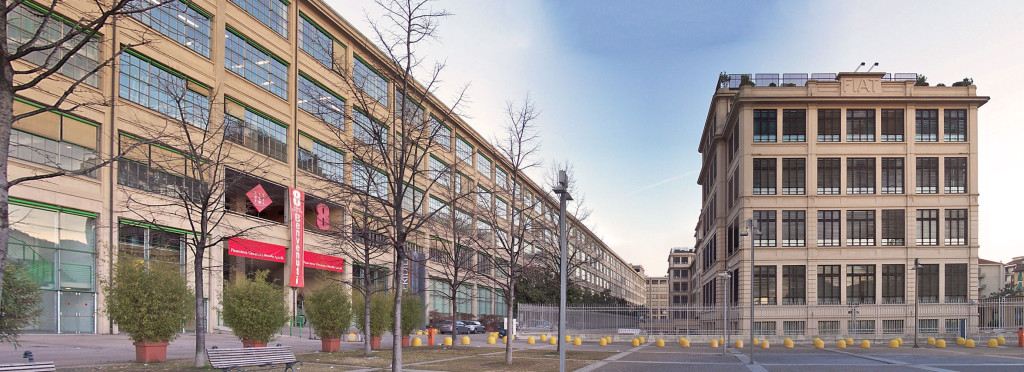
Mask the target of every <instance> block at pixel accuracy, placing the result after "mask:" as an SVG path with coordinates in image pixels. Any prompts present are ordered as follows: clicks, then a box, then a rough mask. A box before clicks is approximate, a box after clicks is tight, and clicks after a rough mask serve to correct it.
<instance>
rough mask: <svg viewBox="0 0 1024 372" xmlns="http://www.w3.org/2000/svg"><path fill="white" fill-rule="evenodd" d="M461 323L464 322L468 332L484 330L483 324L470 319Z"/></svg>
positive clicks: (481, 331) (482, 331)
mask: <svg viewBox="0 0 1024 372" xmlns="http://www.w3.org/2000/svg"><path fill="white" fill-rule="evenodd" d="M463 323H466V327H469V333H484V331H485V329H484V325H483V324H480V322H478V321H475V320H470V321H467V322H463Z"/></svg>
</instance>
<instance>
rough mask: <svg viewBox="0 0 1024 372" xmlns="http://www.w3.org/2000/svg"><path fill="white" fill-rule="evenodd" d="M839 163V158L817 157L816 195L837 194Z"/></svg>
mask: <svg viewBox="0 0 1024 372" xmlns="http://www.w3.org/2000/svg"><path fill="white" fill-rule="evenodd" d="M841 164H842V163H841V162H840V159H839V158H819V159H818V195H839V189H840V180H841V178H842V171H843V170H842V168H841V167H842V165H841Z"/></svg>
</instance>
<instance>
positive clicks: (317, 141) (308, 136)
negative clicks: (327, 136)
mask: <svg viewBox="0 0 1024 372" xmlns="http://www.w3.org/2000/svg"><path fill="white" fill-rule="evenodd" d="M299 135H300V136H303V137H306V138H309V139H311V140H313V142H316V143H318V144H320V146H323V147H326V148H329V149H331V151H334V152H336V153H339V154H341V156H345V152H344V151H341V150H338V148H336V147H334V146H331V145H328V144H327V143H326V142H324V141H321V140H319V139H317V138H316V137H313V136H311V135H309V133H306V132H303V131H301V130H300V131H299Z"/></svg>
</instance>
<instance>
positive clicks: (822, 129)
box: [818, 109, 842, 142]
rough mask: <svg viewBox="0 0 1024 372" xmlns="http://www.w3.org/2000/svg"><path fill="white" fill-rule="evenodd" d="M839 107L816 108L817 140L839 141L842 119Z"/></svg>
mask: <svg viewBox="0 0 1024 372" xmlns="http://www.w3.org/2000/svg"><path fill="white" fill-rule="evenodd" d="M840 115H841V114H840V111H839V109H819V110H818V142H839V141H840V138H841V137H840V135H841V133H842V132H841V130H842V128H841V126H842V121H840V120H841V119H840Z"/></svg>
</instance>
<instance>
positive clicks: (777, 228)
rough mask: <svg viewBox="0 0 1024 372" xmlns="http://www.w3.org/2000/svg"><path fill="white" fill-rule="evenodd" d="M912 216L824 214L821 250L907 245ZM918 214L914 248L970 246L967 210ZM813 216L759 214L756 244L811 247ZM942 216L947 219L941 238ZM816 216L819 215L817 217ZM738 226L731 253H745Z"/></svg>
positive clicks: (897, 212)
mask: <svg viewBox="0 0 1024 372" xmlns="http://www.w3.org/2000/svg"><path fill="white" fill-rule="evenodd" d="M906 212H907V210H904V209H883V210H881V211H878V210H873V209H868V210H846V213H845V216H844V213H843V211H841V210H818V211H817V220H816V222H817V223H816V226H817V246H818V247H839V246H842V245H844V244H843V243H844V241H845V245H846V246H879V245H880V246H906V245H907V241H908V240H907V216H906ZM940 212H941V213H940ZM812 213H813V212H812ZM913 213H914V215H913V216H914V220H913V223H914V224H915V225H914V226H915V228H916V230H914V231H912V232H914V235H913V236H914V245H917V246H931V245H939V242H940V241H941V242H942V243H943V245H947V246H962V245H967V244H968V243H969V241H970V240H969V236H968V231H969V226H970V221H969V214H968V210H967V209H942V210H940V209H917V210H913ZM780 214H781V216H780ZM807 214H808V212H807V211H804V210H784V211H774V210H755V211H754V212H753V219H754V222H755V225H756V227H757V231H758V234H755V235H754V246H755V247H778V246H782V247H805V246H807V219H808V216H807ZM940 215H941V216H942V217H943V218H942V219H941V220H942V223H943V225H942V230H941V234H940V227H939V220H940V218H939V217H940ZM780 217H781V218H780ZM810 218H815V216H814V215H813V214H812V215H811V216H810ZM844 220H845V222H846V228H845V235H844V233H843V222H844ZM738 224H739V222H738V220H735V221H733V222H732V223H730V224H729V226H728V232H729V235H730V238H729V241H728V244H729V247H728V252H729V254H730V255H731V254H732V253H733V252H735V251H737V250H738V249H739V245H740V238H739V233H740V231H741V230H743V227H742V226H739V225H738ZM940 236H941V240H940ZM844 238H845V239H844ZM780 240H781V242H780ZM780 243H781V244H780ZM712 262H713V261H712Z"/></svg>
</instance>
